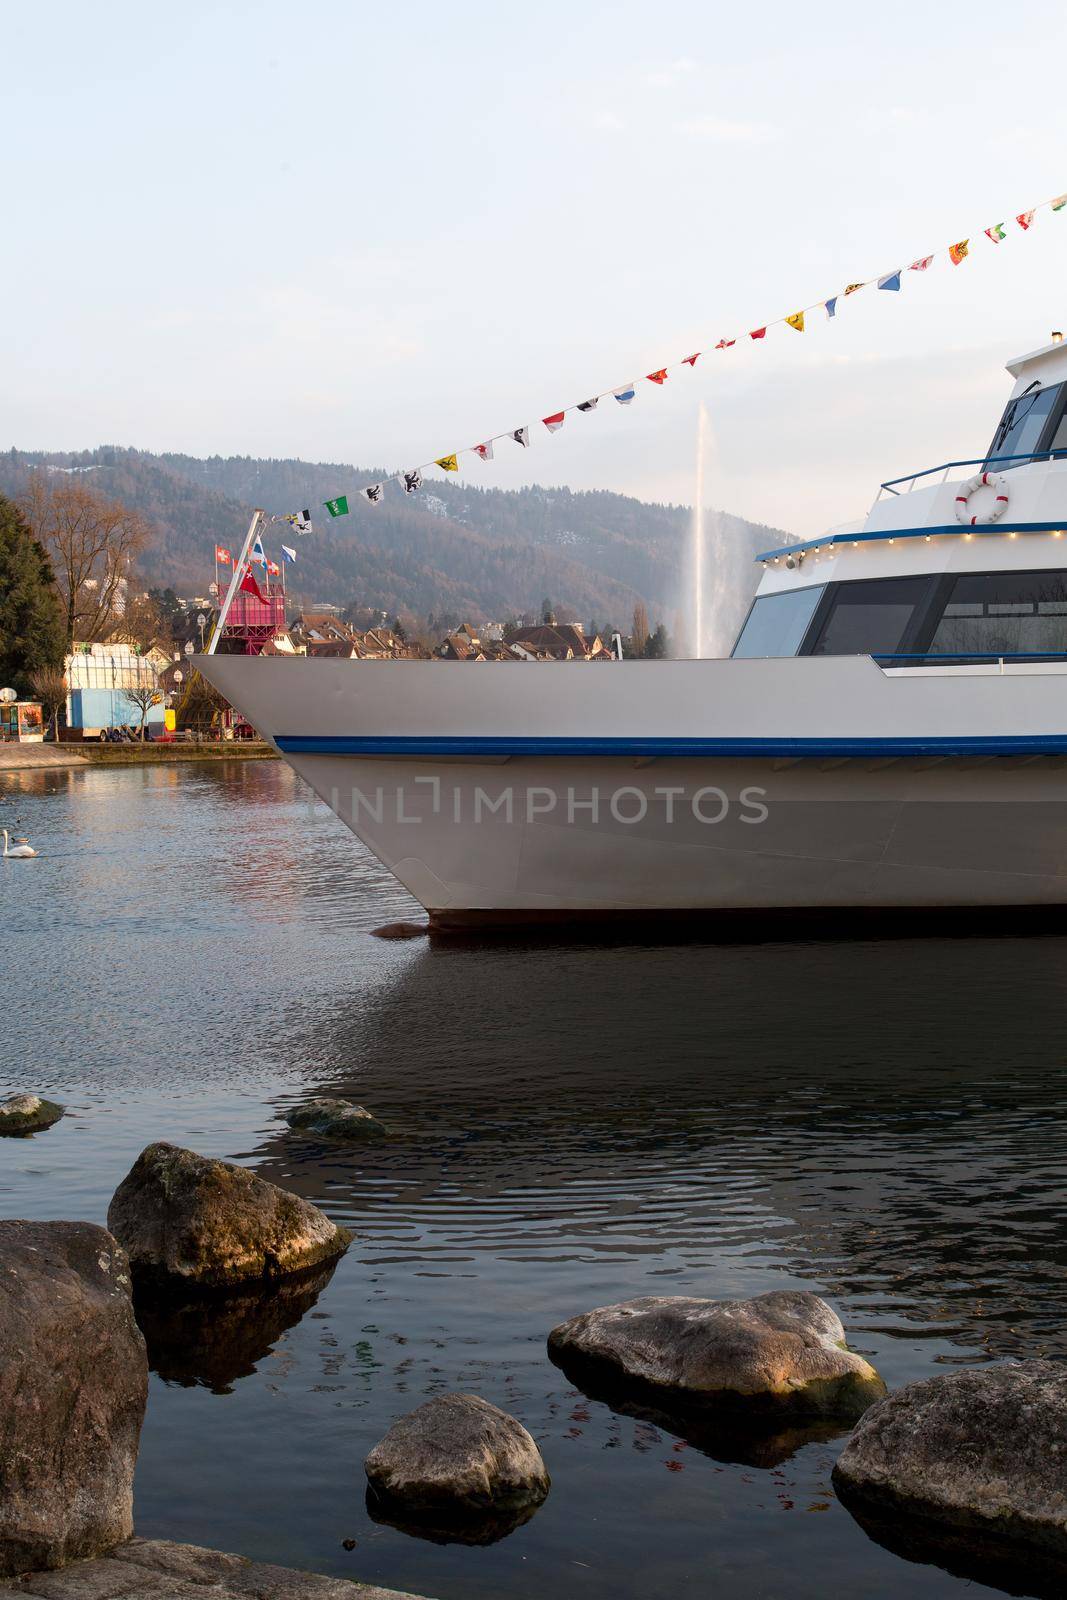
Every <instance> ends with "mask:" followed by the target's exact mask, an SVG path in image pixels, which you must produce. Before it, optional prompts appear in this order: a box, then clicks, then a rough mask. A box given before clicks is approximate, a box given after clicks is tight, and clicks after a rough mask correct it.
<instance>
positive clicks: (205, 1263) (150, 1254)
mask: <svg viewBox="0 0 1067 1600" xmlns="http://www.w3.org/2000/svg"><path fill="white" fill-rule="evenodd" d="M107 1220H108V1227H109V1228H110V1229H111V1231H112V1233H113V1234H114V1235H115V1237H116V1238H117V1239H118V1240H119V1242H120V1243H121V1244H122V1246H123V1248H124V1249H125V1250H126V1252H127V1253H128V1255H129V1258H130V1266H131V1269H132V1271H133V1273H134V1276H135V1278H136V1279H137V1280H138V1282H139V1284H142V1285H143V1284H158V1285H160V1286H163V1287H169V1288H176V1287H185V1288H190V1287H196V1288H200V1289H228V1288H231V1287H233V1286H234V1285H237V1284H242V1283H249V1282H253V1281H257V1280H258V1281H276V1280H277V1279H280V1278H285V1277H288V1276H290V1275H292V1274H294V1273H299V1272H307V1271H309V1270H310V1269H311V1268H312V1267H316V1266H319V1265H320V1264H321V1263H323V1262H326V1261H331V1260H333V1259H334V1258H335V1257H337V1256H339V1255H342V1254H343V1253H344V1251H345V1250H347V1248H348V1246H349V1244H350V1243H351V1240H352V1235H351V1234H350V1233H349V1232H348V1230H347V1229H345V1228H341V1227H338V1226H337V1224H336V1223H334V1222H331V1221H330V1219H329V1217H328V1216H326V1214H325V1212H323V1211H320V1210H319V1208H318V1207H317V1206H314V1205H312V1204H311V1202H310V1200H304V1199H302V1198H301V1197H300V1196H299V1195H295V1194H290V1193H289V1191H288V1190H286V1189H279V1188H278V1187H277V1185H276V1184H273V1183H267V1182H266V1181H265V1180H264V1179H262V1178H258V1177H257V1176H256V1174H255V1173H254V1172H250V1171H249V1170H248V1168H247V1167H238V1166H234V1165H233V1164H232V1163H231V1162H228V1161H216V1160H213V1159H211V1158H210V1157H208V1156H200V1155H196V1154H195V1153H194V1152H193V1151H192V1150H183V1149H180V1148H179V1147H178V1146H176V1145H171V1144H151V1145H149V1146H148V1148H147V1149H146V1150H143V1151H142V1152H141V1154H140V1155H139V1156H138V1158H137V1160H136V1161H135V1162H134V1164H133V1167H132V1168H131V1169H130V1171H129V1173H128V1174H127V1175H126V1177H125V1178H124V1179H123V1180H122V1182H121V1183H120V1184H119V1187H118V1188H117V1189H116V1190H115V1193H114V1196H113V1197H112V1201H111V1205H110V1206H109V1207H108V1213H107Z"/></svg>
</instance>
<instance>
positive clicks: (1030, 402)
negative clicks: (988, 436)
mask: <svg viewBox="0 0 1067 1600" xmlns="http://www.w3.org/2000/svg"><path fill="white" fill-rule="evenodd" d="M1062 391H1063V384H1062V383H1056V384H1052V385H1051V386H1050V387H1048V388H1046V389H1037V388H1034V389H1028V390H1027V391H1026V393H1025V394H1020V395H1017V396H1016V398H1015V399H1014V400H1010V401H1009V402H1008V407H1007V410H1006V411H1005V413H1004V415H1003V416H1002V417H1001V419H1000V426H999V427H998V429H997V431H996V433H995V434H994V436H993V443H992V444H991V445H990V447H989V454H990V455H991V456H1028V455H1033V453H1034V452H1035V451H1036V450H1037V449H1038V447H1039V446H1040V443H1041V435H1042V434H1043V433H1044V431H1045V424H1046V423H1047V422H1048V419H1049V417H1050V415H1051V413H1052V410H1053V407H1054V406H1055V405H1056V403H1057V402H1058V400H1059V399H1060V396H1061V394H1062ZM1010 465H1011V463H1010V462H1004V463H1003V467H1004V469H1005V470H1009V469H1010Z"/></svg>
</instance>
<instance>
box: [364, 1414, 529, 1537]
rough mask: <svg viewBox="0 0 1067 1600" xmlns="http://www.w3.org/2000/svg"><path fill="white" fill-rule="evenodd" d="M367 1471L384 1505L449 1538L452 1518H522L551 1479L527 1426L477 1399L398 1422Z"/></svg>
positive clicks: (369, 1460) (376, 1450)
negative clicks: (424, 1519)
mask: <svg viewBox="0 0 1067 1600" xmlns="http://www.w3.org/2000/svg"><path fill="white" fill-rule="evenodd" d="M364 1466H365V1468H366V1472H367V1477H368V1479H369V1480H370V1485H371V1488H372V1490H373V1491H374V1492H375V1494H377V1495H378V1496H380V1497H381V1500H382V1501H383V1502H384V1504H385V1506H386V1507H391V1508H394V1509H399V1510H400V1511H401V1512H402V1513H404V1514H406V1516H407V1517H409V1518H412V1519H418V1518H419V1517H428V1518H430V1519H431V1520H432V1522H433V1524H434V1531H435V1533H437V1534H438V1535H439V1536H445V1537H447V1533H446V1532H445V1528H443V1527H442V1523H444V1525H445V1527H447V1524H448V1522H449V1521H450V1520H451V1519H454V1520H455V1522H456V1523H458V1524H463V1523H470V1521H471V1520H472V1519H474V1520H477V1519H481V1518H484V1517H498V1516H499V1515H500V1514H502V1513H505V1514H511V1515H513V1516H514V1517H515V1518H516V1520H517V1521H521V1520H525V1515H526V1514H528V1513H529V1512H530V1511H532V1509H533V1508H535V1507H536V1506H538V1505H540V1503H541V1501H542V1500H543V1499H544V1498H545V1495H546V1494H547V1493H548V1489H549V1482H550V1480H549V1476H548V1472H547V1471H546V1469H545V1464H544V1462H543V1461H542V1459H541V1452H540V1450H538V1448H537V1446H536V1444H535V1443H534V1441H533V1440H532V1439H531V1437H530V1435H529V1434H528V1433H527V1431H526V1429H525V1428H524V1427H523V1426H522V1423H521V1422H516V1420H515V1418H514V1417H509V1416H508V1414H507V1412H506V1411H499V1410H498V1409H497V1407H496V1406H491V1405H490V1404H489V1402H488V1401H487V1400H481V1399H479V1397H478V1396H477V1395H473V1394H445V1395H439V1396H438V1397H437V1398H436V1399H433V1400H427V1402H426V1403H425V1405H421V1406H419V1407H417V1409H416V1410H414V1411H411V1412H409V1413H408V1415H407V1416H406V1417H401V1418H400V1419H399V1421H397V1422H394V1423H393V1426H392V1427H391V1428H390V1429H389V1432H388V1433H387V1434H386V1435H385V1438H384V1439H382V1440H381V1441H380V1443H378V1444H376V1445H375V1447H374V1449H373V1450H372V1451H371V1453H370V1455H369V1456H368V1457H367V1459H366V1461H365V1463H364ZM409 1525H410V1524H409ZM415 1531H417V1526H416V1529H415ZM505 1531H507V1530H505ZM493 1536H494V1537H499V1536H500V1535H499V1532H497V1531H496V1530H494V1535H493ZM461 1537H462V1535H461ZM467 1542H470V1541H469V1540H468V1541H467Z"/></svg>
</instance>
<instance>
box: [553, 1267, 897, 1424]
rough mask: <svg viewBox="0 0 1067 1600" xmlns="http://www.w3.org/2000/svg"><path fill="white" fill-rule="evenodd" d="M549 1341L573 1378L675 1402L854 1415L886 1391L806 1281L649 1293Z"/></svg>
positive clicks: (564, 1326) (574, 1321)
mask: <svg viewBox="0 0 1067 1600" xmlns="http://www.w3.org/2000/svg"><path fill="white" fill-rule="evenodd" d="M548 1349H549V1354H550V1355H551V1357H552V1359H553V1360H554V1361H555V1362H556V1363H557V1364H558V1365H559V1366H561V1367H563V1369H564V1370H565V1371H566V1372H567V1373H568V1375H569V1376H572V1377H574V1378H575V1381H577V1382H581V1379H582V1375H583V1372H584V1371H588V1373H589V1374H590V1375H592V1377H593V1378H594V1380H596V1379H599V1380H600V1381H601V1382H604V1381H608V1382H614V1383H616V1384H619V1385H621V1386H623V1387H626V1386H635V1387H636V1388H637V1389H638V1390H639V1392H641V1393H643V1394H645V1395H649V1396H652V1397H655V1398H656V1399H658V1400H659V1401H661V1402H664V1403H665V1404H666V1405H667V1406H668V1407H672V1408H677V1407H679V1406H681V1407H685V1406H687V1405H709V1404H712V1405H715V1406H718V1407H721V1408H735V1409H737V1410H740V1411H744V1412H746V1413H756V1412H759V1411H763V1412H764V1413H765V1412H766V1411H768V1410H770V1411H774V1412H786V1413H788V1414H790V1415H792V1416H801V1415H803V1416H828V1415H833V1416H848V1417H850V1418H851V1417H855V1416H858V1415H860V1414H861V1413H862V1412H863V1411H864V1410H866V1408H867V1406H869V1405H871V1404H872V1402H873V1401H875V1400H877V1399H879V1398H881V1396H882V1395H884V1394H885V1384H884V1383H883V1382H882V1380H881V1378H880V1377H879V1376H878V1374H877V1372H875V1370H874V1368H873V1367H872V1366H870V1365H869V1363H868V1362H866V1361H864V1359H863V1357H862V1356H858V1355H855V1354H853V1352H852V1351H851V1350H849V1349H848V1348H847V1346H846V1344H845V1330H844V1328H843V1327H842V1326H841V1321H840V1318H839V1317H838V1316H837V1313H836V1312H835V1311H833V1310H831V1308H830V1307H829V1306H828V1305H827V1304H826V1302H825V1300H820V1299H819V1296H818V1295H816V1294H809V1293H807V1292H806V1291H803V1290H790V1289H787V1290H775V1291H774V1292H772V1293H771V1294H761V1295H756V1296H755V1298H754V1299H752V1300H696V1299H690V1298H689V1297H687V1296H685V1295H662V1296H661V1295H645V1296H643V1297H642V1298H641V1299H638V1300H627V1301H624V1302H623V1303H622V1304H621V1305H615V1306H601V1307H600V1308H599V1310H596V1311H586V1312H584V1313H583V1315H581V1316H578V1317H572V1318H571V1319H570V1321H569V1322H564V1323H561V1324H560V1326H559V1327H558V1328H553V1330H552V1332H551V1334H550V1335H549V1339H548Z"/></svg>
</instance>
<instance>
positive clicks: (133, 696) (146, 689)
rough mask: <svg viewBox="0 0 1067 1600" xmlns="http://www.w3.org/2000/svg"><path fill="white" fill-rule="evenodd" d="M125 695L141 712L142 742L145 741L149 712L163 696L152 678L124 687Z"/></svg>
mask: <svg viewBox="0 0 1067 1600" xmlns="http://www.w3.org/2000/svg"><path fill="white" fill-rule="evenodd" d="M122 693H123V696H124V697H125V698H126V699H127V700H128V701H129V702H130V704H131V705H132V706H135V707H136V708H137V710H138V711H139V712H140V713H141V743H142V744H143V743H144V730H145V723H146V722H147V721H148V713H149V711H150V710H151V709H152V707H153V706H154V705H158V703H159V701H160V700H162V698H163V696H162V694H161V693H160V692H159V690H158V689H157V688H156V685H155V684H154V683H152V682H151V680H148V681H147V682H146V681H142V682H139V683H135V684H133V685H132V687H130V688H128V689H123V691H122Z"/></svg>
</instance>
